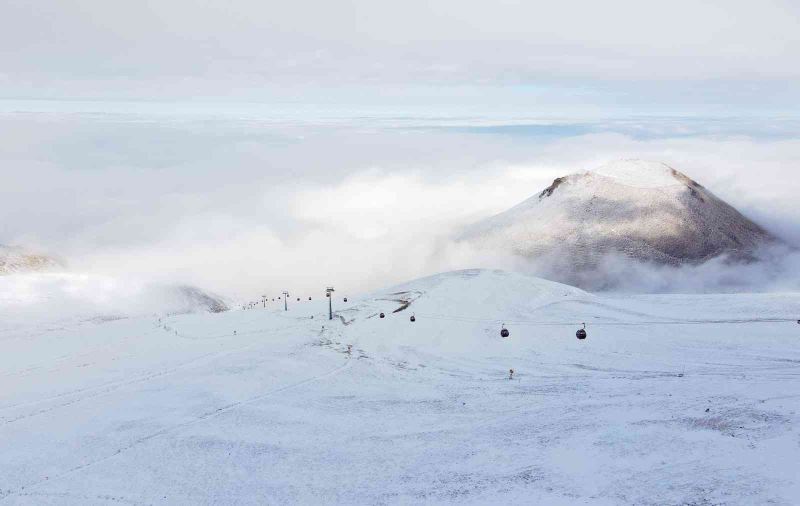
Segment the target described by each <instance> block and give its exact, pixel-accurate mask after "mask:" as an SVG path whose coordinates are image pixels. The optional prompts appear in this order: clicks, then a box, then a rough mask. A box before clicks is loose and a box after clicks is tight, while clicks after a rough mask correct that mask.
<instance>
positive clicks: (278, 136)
mask: <svg viewBox="0 0 800 506" xmlns="http://www.w3.org/2000/svg"><path fill="white" fill-rule="evenodd" d="M7 109H8V108H7ZM797 126H798V125H797V123H796V122H794V121H789V120H785V121H773V120H766V119H737V120H727V121H724V122H722V121H716V120H704V119H699V118H694V119H685V120H676V119H664V118H650V119H637V120H634V119H614V120H608V121H601V120H596V119H593V120H580V119H558V120H556V119H549V120H541V119H526V118H506V119H502V118H501V119H493V120H491V121H490V120H487V119H485V118H460V117H448V118H426V117H401V118H398V117H391V116H389V115H384V116H375V117H370V118H340V117H334V118H327V119H325V120H324V121H323V120H309V119H307V118H304V117H302V116H300V117H290V116H288V115H283V116H280V117H275V116H269V115H268V114H260V113H259V114H255V113H254V114H248V115H245V114H242V115H238V116H237V115H233V114H224V115H222V114H214V113H203V114H199V113H196V114H188V113H168V112H163V113H155V112H152V111H151V112H147V113H137V112H135V111H124V112H120V111H117V112H114V113H102V114H101V113H89V112H75V111H71V112H63V111H62V112H56V111H39V112H13V108H11V109H8V110H6V112H3V113H2V114H0V157H1V159H0V166H2V167H5V168H4V169H3V175H2V180H3V182H2V185H0V214H1V215H2V216H3V217H4V219H3V223H2V229H0V244H18V245H24V246H27V247H30V248H34V249H37V250H42V251H45V252H47V253H50V254H53V255H55V256H58V257H60V258H62V259H64V260H65V261H66V263H67V264H68V266H69V269H70V271H71V272H73V273H79V274H81V275H86V274H91V275H92V276H101V277H103V276H104V277H105V278H102V279H131V280H136V282H137V283H144V284H146V283H160V284H186V285H193V286H199V287H201V288H203V289H206V290H209V291H211V292H214V293H219V294H222V295H224V296H226V297H227V298H228V300H232V301H236V300H248V299H249V300H253V299H256V298H258V297H260V295H261V294H275V295H277V294H279V293H280V292H281V291H282V290H284V289H288V290H290V291H292V292H297V293H298V295H300V294H302V295H306V294H308V295H319V294H321V293H322V292H323V290H324V288H325V286H326V285H335V286H336V287H337V289H338V288H341V290H342V291H346V292H349V293H356V292H359V291H364V290H369V289H374V288H378V287H381V286H386V285H389V284H392V283H396V282H401V281H404V280H407V279H410V278H415V277H419V276H423V275H427V274H431V273H434V272H438V271H444V270H451V269H456V268H466V267H500V268H508V269H517V270H525V271H529V272H534V273H539V274H541V275H544V276H547V277H553V273H552V272H548V266H547V265H531V264H527V263H523V262H520V261H519V260H515V259H511V258H501V257H499V256H495V255H492V254H487V253H485V252H483V253H477V252H474V251H470V250H469V249H467V248H466V247H465V246H463V245H460V246H459V245H453V244H452V243H451V242H450V240H449V238H450V237H451V236H452V235H454V234H455V233H457V232H458V230H459V229H460V228H461V227H463V226H464V225H466V224H468V223H471V222H473V221H475V220H478V219H481V218H483V217H486V216H489V215H491V214H494V213H497V212H500V211H503V210H505V209H507V208H509V207H511V206H513V205H514V204H516V203H518V202H520V201H521V200H523V199H525V198H527V197H529V196H531V195H533V194H535V193H537V192H539V191H541V190H542V189H543V188H545V187H546V186H548V185H549V184H550V182H551V181H552V180H553V179H554V178H555V177H558V176H562V175H565V174H570V173H574V172H578V171H583V170H588V169H592V168H594V167H596V166H598V165H600V164H602V163H604V162H606V161H608V160H613V159H617V158H645V159H650V160H658V161H663V162H665V163H668V164H670V165H672V166H674V167H676V168H678V169H679V170H681V171H683V172H684V173H686V174H687V175H689V176H690V177H692V178H694V179H696V180H697V181H698V182H700V183H701V184H703V185H704V186H706V187H707V188H709V189H710V190H711V191H712V192H714V193H715V194H716V195H717V196H719V197H721V198H722V199H724V200H726V201H727V202H728V203H730V204H731V205H733V206H734V207H736V208H737V209H739V210H740V211H741V212H743V213H744V214H745V215H746V216H748V217H750V218H751V219H753V220H755V221H756V222H757V223H759V224H760V225H762V226H764V227H765V228H767V229H768V230H769V231H771V232H773V233H774V234H775V235H777V236H779V237H781V238H783V239H784V240H785V241H787V243H788V244H790V245H796V244H798V243H800V206H797V205H796V192H797V190H798V187H797V183H796V170H797V168H798V166H800V137H798V136H797V135H796V132H797ZM765 256H768V257H769V258H770V261H769V262H764V263H760V264H753V265H749V266H746V267H742V266H735V267H731V266H729V265H727V264H726V263H725V262H724V261H713V262H710V263H708V264H705V265H702V266H697V267H686V268H682V269H672V268H665V267H662V268H648V267H645V266H641V265H631V264H630V263H628V262H625V261H623V260H620V259H614V258H609V259H608V261H607V262H606V263H605V265H606V272H604V273H603V274H604V275H608V276H613V277H615V279H618V281H619V283H616V284H615V288H616V289H620V290H629V291H715V290H724V291H731V290H785V289H798V288H799V287H800V284H799V283H798V274H797V273H798V272H800V269H797V268H795V267H796V266H800V262H798V260H797V255H796V254H794V253H791V252H790V250H786V249H783V250H781V251H780V252H779V253H776V252H774V251H772V252H767V253H765ZM97 284H98V286H99V285H102V283H97ZM122 284H127V283H126V282H122ZM598 286H600V284H598ZM6 288H8V286H6Z"/></svg>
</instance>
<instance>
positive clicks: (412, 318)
mask: <svg viewBox="0 0 800 506" xmlns="http://www.w3.org/2000/svg"><path fill="white" fill-rule="evenodd" d="M409 319H410V320H411V321H412V322H415V321H417V317H416V316H414V315H413V314H412V315H411V318H409Z"/></svg>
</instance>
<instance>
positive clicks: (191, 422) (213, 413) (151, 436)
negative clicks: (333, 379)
mask: <svg viewBox="0 0 800 506" xmlns="http://www.w3.org/2000/svg"><path fill="white" fill-rule="evenodd" d="M350 364H351V361H350V359H347V360H346V361H345V363H344V364H342V365H340V366H337V367H334V368H333V369H331V370H329V371H327V372H325V373H323V374H320V375H318V376H313V377H310V378H306V379H304V380H300V381H297V382H295V383H291V384H289V385H285V386H282V387H278V388H276V389H273V390H270V391H268V392H265V393H263V394H260V395H256V396H254V397H250V398H248V399H244V400H241V401H236V402H232V403H230V404H227V405H225V406H222V407H219V408H217V409H215V410H213V411H207V412H206V413H203V414H202V415H200V416H199V417H197V418H195V419H193V420H189V421H188V422H184V423H180V424H177V425H173V426H171V427H166V428H164V429H161V430H158V431H156V432H153V433H151V434H148V435H147V436H143V437H141V438H138V439H135V440H134V441H132V442H131V443H129V444H128V445H126V446H123V447H122V448H118V449H117V451H115V452H114V453H112V454H110V455H106V456H105V457H101V458H99V459H97V460H93V461H91V462H87V463H85V464H80V465H77V466H74V467H72V468H70V469H67V470H66V471H64V472H62V473H59V474H56V475H54V476H53V477H52V479H51V477H47V478H44V479H41V480H38V481H35V482H31V483H28V484H26V485H23V486H21V487H19V488H18V489H16V490H13V491H9V492H5V495H2V496H0V502H2V501H5V500H6V499H7V498H8V497H11V496H12V495H20V493H21V492H22V491H23V490H25V489H26V488H31V487H36V486H39V485H41V484H42V483H47V482H50V481H54V480H59V479H61V478H65V477H67V476H70V475H73V474H75V473H78V472H80V471H83V470H84V469H88V468H90V467H93V466H95V465H97V464H100V463H103V462H106V461H108V460H110V459H112V458H114V457H116V456H117V455H121V454H122V453H125V452H127V451H128V450H131V449H133V448H135V447H137V446H139V445H140V444H144V443H146V442H148V441H150V440H153V439H156V438H158V437H160V436H163V435H166V434H169V433H171V432H175V431H178V430H181V429H184V428H186V427H190V426H192V425H195V424H198V423H201V422H204V421H206V420H210V419H212V418H216V417H218V416H220V415H223V414H225V413H228V412H229V411H233V410H234V409H237V408H240V407H242V406H247V405H249V404H252V403H254V402H258V401H260V400H262V399H265V398H267V397H270V396H272V395H275V394H278V393H281V392H285V391H287V390H291V389H293V388H297V387H300V386H303V385H305V384H308V383H312V382H314V381H318V380H321V379H324V378H327V377H330V376H333V375H335V374H338V373H339V372H341V371H343V370H345V369H347V368H349V367H350ZM3 493H4V492H2V491H0V494H3Z"/></svg>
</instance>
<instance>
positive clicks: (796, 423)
mask: <svg viewBox="0 0 800 506" xmlns="http://www.w3.org/2000/svg"><path fill="white" fill-rule="evenodd" d="M337 293H338V292H337ZM269 304H272V306H273V307H268V308H267V309H257V310H247V311H231V312H227V313H220V314H199V315H198V314H195V315H182V316H176V317H170V318H165V319H162V321H160V322H159V321H158V318H157V317H155V316H154V317H149V318H141V319H122V320H116V321H110V322H103V323H100V322H94V323H91V322H85V323H68V324H64V325H62V326H50V327H47V328H42V327H32V328H31V329H30V330H27V331H26V330H25V328H24V327H20V326H16V327H14V328H13V329H8V330H6V331H3V332H2V333H0V347H2V351H3V353H2V354H0V505H6V504H8V505H12V504H35V505H46V504H81V505H84V504H186V505H197V504H292V503H301V504H385V503H389V504H396V503H400V504H440V503H457V504H509V503H517V504H547V505H558V504H591V505H594V504H597V505H607V504H659V505H662V504H675V505H677V504H695V505H710V504H779V505H792V504H800V471H798V462H800V430H799V428H800V348H799V347H798V343H800V325H797V323H795V322H794V321H788V320H789V319H796V318H797V315H798V314H800V294H758V295H747V294H742V295H692V296H681V295H668V296H624V297H608V296H597V295H591V294H588V293H585V292H582V291H580V290H578V289H575V288H572V287H568V286H565V285H560V284H556V283H551V282H546V281H542V280H538V279H536V278H529V277H525V276H521V275H517V274H508V273H503V272H497V271H461V272H456V273H448V274H443V275H438V276H434V277H432V278H426V279H422V280H418V281H414V282H411V283H408V284H407V285H403V286H400V287H396V288H393V289H390V290H386V291H384V292H380V293H377V294H373V295H370V296H365V297H363V298H350V300H349V302H348V303H344V302H343V301H342V299H341V298H339V297H337V298H336V299H335V300H334V308H335V310H336V311H337V315H338V316H340V317H341V318H339V317H337V318H336V319H335V320H334V321H328V320H327V318H326V317H327V301H326V299H325V298H324V297H319V298H317V297H315V298H314V300H313V301H308V300H303V301H301V302H297V301H295V300H294V299H293V300H291V301H290V305H289V311H288V312H284V311H283V307H282V305H281V306H280V307H277V304H278V303H277V302H275V303H273V302H270V303H269ZM405 305H408V306H407V307H406V309H404V310H402V311H400V312H397V313H393V311H394V310H396V309H399V308H401V307H403V306H405ZM380 311H383V312H385V313H386V318H384V319H380V318H378V316H377V314H378V313H379V312H380ZM412 313H414V314H415V315H416V318H417V321H416V322H415V323H412V322H410V321H409V316H410V315H411V314H412ZM312 315H313V316H314V318H313V319H312V318H311V316H312ZM710 320H717V322H716V323H714V322H711V321H710ZM719 320H727V321H728V322H720V321H719ZM730 320H739V322H738V323H731V322H730ZM765 320H787V321H765ZM583 321H585V322H587V324H588V326H587V330H588V332H589V337H588V339H587V340H585V341H578V340H577V339H575V330H577V328H578V326H576V325H575V323H574V322H583ZM651 322H663V323H662V324H655V323H651ZM501 323H506V326H507V328H509V330H510V331H511V335H510V337H509V338H508V339H502V338H500V336H499V330H500V324H501ZM545 323H550V324H552V325H545ZM562 323H563V324H562ZM234 331H235V332H236V334H235V335H234ZM347 345H352V351H351V353H349V354H348V352H347ZM509 368H513V369H514V370H515V374H514V379H513V380H509V379H508V370H509Z"/></svg>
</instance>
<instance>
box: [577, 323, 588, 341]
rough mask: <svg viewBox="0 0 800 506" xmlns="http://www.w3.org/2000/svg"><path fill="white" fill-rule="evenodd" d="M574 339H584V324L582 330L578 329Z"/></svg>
mask: <svg viewBox="0 0 800 506" xmlns="http://www.w3.org/2000/svg"><path fill="white" fill-rule="evenodd" d="M575 337H577V338H578V339H586V324H585V323H584V324H583V328H582V329H578V331H577V332H575Z"/></svg>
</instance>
